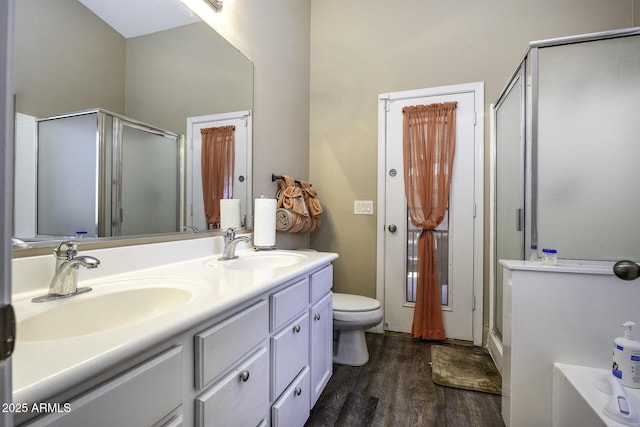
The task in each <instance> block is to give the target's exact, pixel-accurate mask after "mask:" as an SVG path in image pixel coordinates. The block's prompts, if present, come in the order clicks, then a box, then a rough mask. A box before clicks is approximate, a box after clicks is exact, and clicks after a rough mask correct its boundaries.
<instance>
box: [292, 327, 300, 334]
mask: <svg viewBox="0 0 640 427" xmlns="http://www.w3.org/2000/svg"><path fill="white" fill-rule="evenodd" d="M293 332H294V333H296V334H297V333H298V332H300V325H296V326H294V327H293Z"/></svg>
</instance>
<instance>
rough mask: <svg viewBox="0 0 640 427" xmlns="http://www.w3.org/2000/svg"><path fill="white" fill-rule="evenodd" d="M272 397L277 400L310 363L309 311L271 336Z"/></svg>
mask: <svg viewBox="0 0 640 427" xmlns="http://www.w3.org/2000/svg"><path fill="white" fill-rule="evenodd" d="M271 363H272V369H273V373H272V384H271V398H272V400H276V399H277V398H278V396H280V394H281V393H282V392H283V391H284V389H285V388H287V386H288V385H289V384H291V381H293V379H294V378H295V377H296V375H298V373H299V372H300V371H302V369H304V367H305V366H307V365H308V364H309V313H308V312H305V313H304V314H303V315H302V316H300V317H298V318H297V319H295V320H294V321H293V322H291V323H289V324H288V325H287V326H285V327H284V328H282V330H281V331H280V332H279V333H278V334H276V335H274V336H273V337H272V338H271Z"/></svg>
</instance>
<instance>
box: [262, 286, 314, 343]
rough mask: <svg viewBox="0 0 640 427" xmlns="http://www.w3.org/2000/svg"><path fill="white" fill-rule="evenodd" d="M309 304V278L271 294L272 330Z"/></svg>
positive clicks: (289, 319)
mask: <svg viewBox="0 0 640 427" xmlns="http://www.w3.org/2000/svg"><path fill="white" fill-rule="evenodd" d="M308 305H309V279H308V278H307V277H305V278H304V279H302V280H300V281H299V282H296V283H294V284H293V285H291V286H289V287H288V288H286V289H283V290H281V291H280V292H277V293H275V294H273V295H271V331H277V330H278V329H280V327H281V326H283V325H285V324H286V323H288V322H290V321H291V319H293V318H294V316H297V315H298V314H300V312H301V311H302V310H304V309H305V308H307V306H308Z"/></svg>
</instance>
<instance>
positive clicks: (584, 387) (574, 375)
mask: <svg viewBox="0 0 640 427" xmlns="http://www.w3.org/2000/svg"><path fill="white" fill-rule="evenodd" d="M553 366H555V367H556V368H557V369H559V370H560V371H561V372H562V373H563V374H564V375H565V377H566V378H567V380H569V382H570V383H571V384H572V385H573V387H574V388H575V389H576V391H577V392H578V393H579V394H580V396H582V398H583V399H584V401H585V402H586V403H587V404H588V405H589V406H590V407H591V408H592V409H593V412H595V413H596V414H597V415H598V417H599V418H600V420H601V421H602V423H603V424H604V425H606V426H609V427H625V426H627V424H623V423H620V422H617V421H615V420H613V419H612V418H610V417H609V416H608V415H605V413H604V407H605V406H606V405H607V402H609V399H610V398H611V394H610V392H609V389H610V386H608V384H607V380H606V379H605V377H608V376H611V370H607V369H599V368H590V367H586V366H578V365H571V364H566V363H554V364H553ZM624 391H625V393H626V395H627V397H628V398H629V400H630V401H631V403H632V404H633V405H634V407H635V408H636V409H637V408H638V407H639V405H640V389H631V388H628V387H625V388H624Z"/></svg>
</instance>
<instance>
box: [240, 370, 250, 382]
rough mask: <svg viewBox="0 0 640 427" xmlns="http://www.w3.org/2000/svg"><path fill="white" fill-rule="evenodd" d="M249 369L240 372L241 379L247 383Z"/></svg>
mask: <svg viewBox="0 0 640 427" xmlns="http://www.w3.org/2000/svg"><path fill="white" fill-rule="evenodd" d="M249 376H250V374H249V371H242V372H240V379H241V380H242V382H244V383H246V382H247V381H249Z"/></svg>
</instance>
